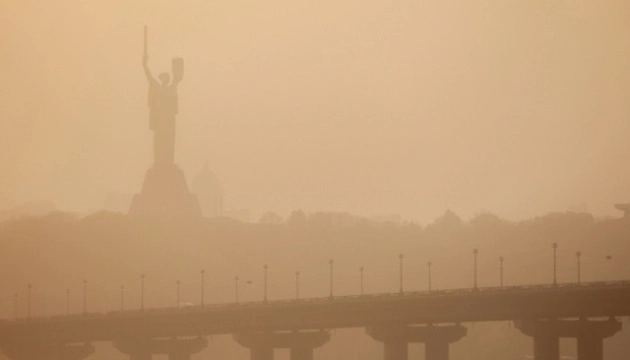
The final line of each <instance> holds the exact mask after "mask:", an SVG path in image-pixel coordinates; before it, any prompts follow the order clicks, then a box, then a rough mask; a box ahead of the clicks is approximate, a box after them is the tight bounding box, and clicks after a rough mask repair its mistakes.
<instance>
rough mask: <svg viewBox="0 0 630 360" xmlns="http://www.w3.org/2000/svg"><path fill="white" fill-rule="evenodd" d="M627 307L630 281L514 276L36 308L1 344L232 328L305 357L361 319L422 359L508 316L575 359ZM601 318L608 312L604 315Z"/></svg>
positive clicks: (178, 356) (195, 342)
mask: <svg viewBox="0 0 630 360" xmlns="http://www.w3.org/2000/svg"><path fill="white" fill-rule="evenodd" d="M620 316H630V281H619V282H595V283H587V284H563V285H558V286H552V285H539V286H512V287H504V288H479V289H459V290H441V291H430V292H428V291H426V292H408V293H402V294H401V293H397V294H380V295H364V296H345V297H334V298H333V297H330V298H317V299H300V300H285V301H272V302H259V303H242V304H222V305H209V306H198V307H186V308H165V309H147V310H130V311H118V312H110V313H98V314H97V313H92V314H84V315H65V316H53V317H39V318H32V319H19V320H4V321H1V322H0V348H1V349H2V352H3V353H4V354H5V355H7V356H8V357H9V358H11V359H14V360H51V359H52V360H83V359H85V358H86V357H88V356H89V355H90V354H92V353H93V352H94V349H95V348H94V346H93V345H92V344H91V343H92V342H97V341H111V342H112V343H113V345H114V346H115V347H116V348H117V349H118V350H119V351H121V352H122V353H125V354H127V355H129V356H130V360H151V357H152V355H154V354H166V355H168V357H169V360H190V359H191V356H192V354H195V353H197V352H199V351H201V350H202V349H203V348H205V347H206V346H207V345H208V343H207V340H206V339H205V336H206V335H213V334H233V335H234V339H235V340H236V342H238V343H239V344H240V345H242V346H245V347H248V348H249V349H250V354H251V359H252V360H273V350H274V349H275V348H289V349H290V351H291V352H290V354H291V360H312V359H313V349H314V348H316V347H319V346H322V345H323V344H325V343H326V342H327V341H328V340H330V333H329V332H328V330H329V329H333V328H355V327H364V328H365V329H366V332H367V334H368V335H370V336H371V337H372V338H373V339H375V340H377V341H380V342H382V343H383V349H384V352H383V354H384V360H407V359H408V344H409V343H423V344H424V345H425V358H426V359H427V360H448V353H449V345H450V344H451V343H453V342H455V341H458V340H459V339H461V338H462V337H463V336H465V335H466V333H467V329H466V328H465V327H463V326H462V325H461V323H463V322H471V321H500V320H513V321H515V323H516V326H517V327H518V328H519V329H520V330H521V331H522V332H523V333H524V334H525V335H527V336H531V337H533V339H534V359H535V360H559V338H560V337H574V338H577V348H578V349H577V350H578V360H602V359H603V354H604V351H603V344H604V343H603V339H605V338H607V337H610V336H612V335H614V334H615V333H617V332H618V331H619V330H621V322H619V321H618V320H616V319H615V317H620ZM598 318H606V320H603V321H602V320H601V319H598Z"/></svg>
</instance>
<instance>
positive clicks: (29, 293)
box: [26, 283, 33, 319]
mask: <svg viewBox="0 0 630 360" xmlns="http://www.w3.org/2000/svg"><path fill="white" fill-rule="evenodd" d="M32 288H33V287H32V286H31V284H30V283H29V284H28V307H27V309H26V318H27V319H30V318H31V289H32Z"/></svg>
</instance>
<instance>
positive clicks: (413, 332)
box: [366, 325, 467, 360]
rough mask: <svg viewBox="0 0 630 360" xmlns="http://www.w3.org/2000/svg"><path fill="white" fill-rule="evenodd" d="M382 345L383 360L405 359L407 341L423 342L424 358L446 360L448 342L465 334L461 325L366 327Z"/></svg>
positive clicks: (456, 339) (464, 329)
mask: <svg viewBox="0 0 630 360" xmlns="http://www.w3.org/2000/svg"><path fill="white" fill-rule="evenodd" d="M366 332H367V333H368V335H370V336H371V337H372V338H373V339H374V340H377V341H380V342H382V343H383V345H384V352H383V355H384V360H407V358H408V344H409V343H424V351H425V359H426V360H448V352H449V351H448V350H449V344H450V343H452V342H455V341H458V340H459V339H461V338H462V337H464V336H465V335H466V332H467V330H466V328H465V327H463V326H461V325H449V326H433V325H428V326H402V325H401V326H381V327H371V328H367V329H366Z"/></svg>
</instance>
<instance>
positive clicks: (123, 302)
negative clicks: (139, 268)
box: [120, 284, 125, 312]
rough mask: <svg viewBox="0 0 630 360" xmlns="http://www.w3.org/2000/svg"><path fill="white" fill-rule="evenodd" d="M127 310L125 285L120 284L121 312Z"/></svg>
mask: <svg viewBox="0 0 630 360" xmlns="http://www.w3.org/2000/svg"><path fill="white" fill-rule="evenodd" d="M124 310H125V285H123V284H120V312H123V311H124Z"/></svg>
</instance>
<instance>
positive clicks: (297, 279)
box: [295, 271, 300, 300]
mask: <svg viewBox="0 0 630 360" xmlns="http://www.w3.org/2000/svg"><path fill="white" fill-rule="evenodd" d="M295 299H296V300H300V272H299V271H296V272H295Z"/></svg>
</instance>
